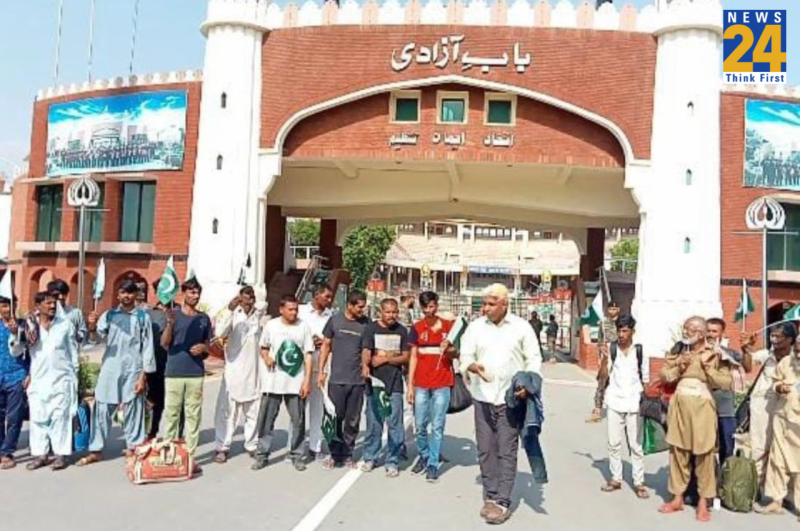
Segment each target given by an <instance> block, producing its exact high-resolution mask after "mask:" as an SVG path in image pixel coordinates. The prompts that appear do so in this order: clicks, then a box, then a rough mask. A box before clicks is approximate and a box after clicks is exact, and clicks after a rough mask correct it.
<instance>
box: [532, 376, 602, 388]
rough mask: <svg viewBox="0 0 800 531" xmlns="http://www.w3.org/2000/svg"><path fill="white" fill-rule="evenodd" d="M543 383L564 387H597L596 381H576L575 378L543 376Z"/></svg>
mask: <svg viewBox="0 0 800 531" xmlns="http://www.w3.org/2000/svg"><path fill="white" fill-rule="evenodd" d="M544 383H546V384H552V385H561V386H564V387H585V388H587V389H594V388H596V387H597V382H576V381H575V380H556V379H551V378H545V379H544Z"/></svg>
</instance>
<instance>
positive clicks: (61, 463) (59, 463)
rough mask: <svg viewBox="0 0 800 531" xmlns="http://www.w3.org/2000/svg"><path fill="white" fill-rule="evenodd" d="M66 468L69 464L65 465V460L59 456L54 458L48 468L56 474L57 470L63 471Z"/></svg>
mask: <svg viewBox="0 0 800 531" xmlns="http://www.w3.org/2000/svg"><path fill="white" fill-rule="evenodd" d="M68 466H69V464H68V463H67V458H66V457H62V456H60V455H59V456H57V457H56V458H55V460H54V461H53V464H52V466H50V468H52V469H53V471H55V472H58V471H59V470H64V469H65V468H67V467H68Z"/></svg>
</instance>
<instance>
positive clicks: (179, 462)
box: [126, 439, 194, 485]
mask: <svg viewBox="0 0 800 531" xmlns="http://www.w3.org/2000/svg"><path fill="white" fill-rule="evenodd" d="M193 472H194V459H193V458H192V455H191V453H190V452H189V449H188V447H187V446H186V443H185V442H184V441H182V440H180V439H177V440H174V441H173V440H166V439H153V440H151V441H148V442H146V443H144V444H142V445H140V446H138V447H137V448H136V450H135V451H134V456H133V457H132V458H130V459H129V460H128V463H127V465H126V473H127V475H128V479H129V480H130V481H131V483H133V484H134V485H144V484H146V483H166V482H174V481H186V480H189V479H192V476H193Z"/></svg>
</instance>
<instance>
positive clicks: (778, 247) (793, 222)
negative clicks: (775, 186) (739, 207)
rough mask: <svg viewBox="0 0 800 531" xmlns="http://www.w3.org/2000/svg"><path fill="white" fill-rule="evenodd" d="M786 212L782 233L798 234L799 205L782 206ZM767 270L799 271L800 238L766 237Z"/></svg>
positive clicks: (786, 235) (788, 235) (799, 227)
mask: <svg viewBox="0 0 800 531" xmlns="http://www.w3.org/2000/svg"><path fill="white" fill-rule="evenodd" d="M782 206H783V210H784V211H785V212H786V225H785V227H784V232H796V233H798V234H800V205H793V204H783V205H782ZM767 268H768V269H769V270H770V271H800V236H796V235H792V234H770V235H769V236H767Z"/></svg>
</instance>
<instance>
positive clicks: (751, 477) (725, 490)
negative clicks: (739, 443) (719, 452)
mask: <svg viewBox="0 0 800 531" xmlns="http://www.w3.org/2000/svg"><path fill="white" fill-rule="evenodd" d="M757 495H758V473H757V472H756V463H755V461H753V460H752V459H748V458H746V457H742V455H741V453H738V454H737V455H734V456H732V457H729V458H727V459H726V460H725V464H723V465H722V491H721V495H720V498H722V505H724V506H725V508H726V509H728V510H730V511H735V512H737V513H749V512H750V511H752V510H753V503H754V502H755V501H756V496H757Z"/></svg>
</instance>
